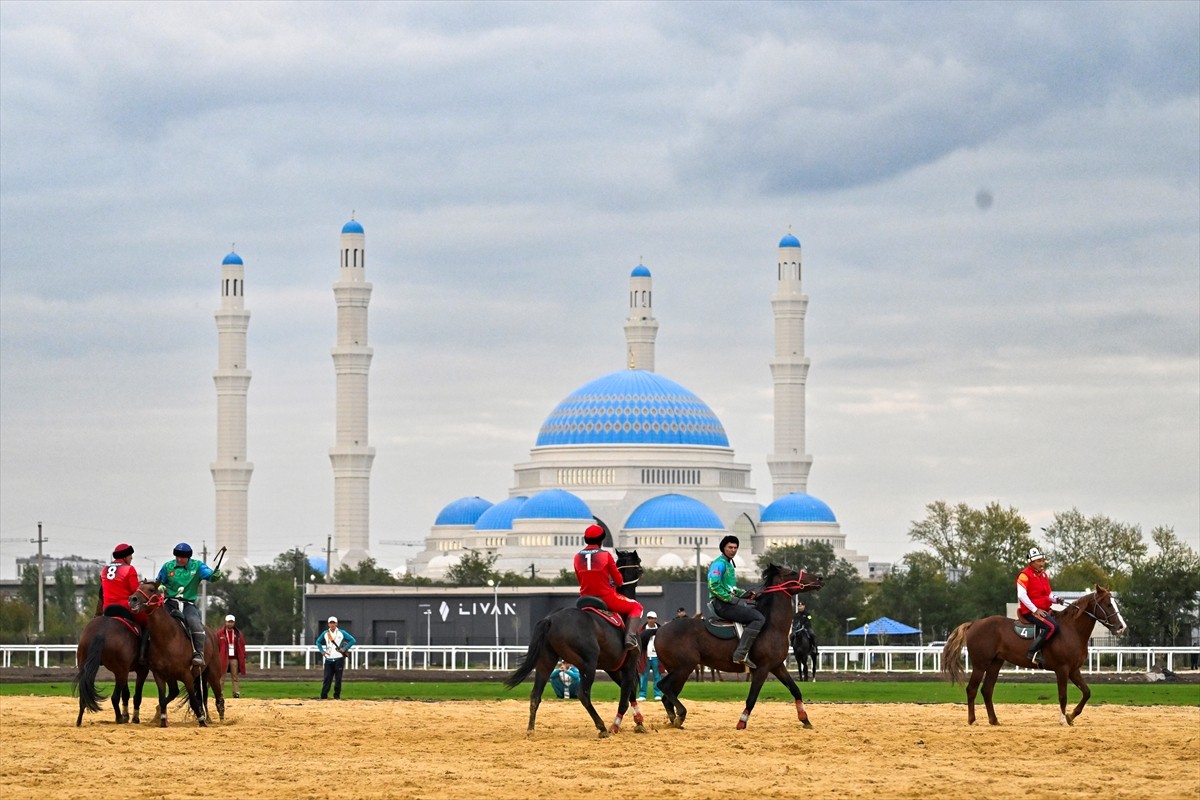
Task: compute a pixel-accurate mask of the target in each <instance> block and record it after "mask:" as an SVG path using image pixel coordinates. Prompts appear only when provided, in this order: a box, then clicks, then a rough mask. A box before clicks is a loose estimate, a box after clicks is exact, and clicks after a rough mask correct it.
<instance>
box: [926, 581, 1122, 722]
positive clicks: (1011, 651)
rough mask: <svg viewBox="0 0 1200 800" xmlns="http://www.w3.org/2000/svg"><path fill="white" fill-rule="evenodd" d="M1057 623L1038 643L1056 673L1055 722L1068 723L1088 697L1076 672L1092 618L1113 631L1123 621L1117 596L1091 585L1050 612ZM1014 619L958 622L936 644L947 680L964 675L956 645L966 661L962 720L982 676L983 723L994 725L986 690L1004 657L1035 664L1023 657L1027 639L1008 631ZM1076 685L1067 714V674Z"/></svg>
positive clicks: (971, 710) (970, 712) (971, 715)
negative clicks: (1072, 705)
mask: <svg viewBox="0 0 1200 800" xmlns="http://www.w3.org/2000/svg"><path fill="white" fill-rule="evenodd" d="M1054 619H1055V621H1056V622H1057V623H1058V633H1057V634H1055V635H1054V636H1053V637H1051V639H1050V640H1049V641H1048V642H1046V645H1045V646H1044V647H1043V648H1042V655H1043V658H1044V659H1045V668H1046V669H1049V670H1053V671H1054V674H1055V676H1056V677H1057V678H1058V710H1059V724H1061V725H1074V724H1075V718H1076V717H1078V716H1079V715H1080V714H1082V713H1083V707H1084V705H1086V704H1087V701H1088V698H1089V697H1091V696H1092V692H1091V689H1089V688H1088V685H1087V683H1085V682H1084V680H1083V673H1082V672H1081V671H1080V670H1081V668H1082V667H1083V664H1084V662H1085V661H1087V652H1088V639H1090V638H1091V635H1092V630H1093V629H1094V628H1095V626H1096V623H1097V622H1100V623H1102V624H1103V625H1104V627H1106V628H1108V629H1109V630H1110V631H1112V633H1113V635H1114V636H1120V635H1121V634H1122V633H1124V632H1125V620H1124V619H1122V618H1121V612H1120V610H1119V609H1118V608H1117V600H1116V598H1115V597H1113V596H1112V592H1110V591H1109V590H1108V589H1107V588H1105V587H1103V586H1100V585H1099V584H1097V585H1096V586H1095V587H1094V590H1093V591H1091V592H1089V593H1088V594H1085V595H1084V596H1083V597H1081V598H1079V599H1078V600H1076V601H1075V602H1073V603H1071V604H1070V605H1068V606H1067V607H1066V608H1065V609H1064V610H1063V611H1061V612H1059V613H1057V614H1055V615H1054ZM1015 624H1016V621H1015V620H1012V619H1009V618H1008V617H1004V616H999V615H997V616H991V617H984V618H983V619H977V620H974V621H972V622H964V623H963V624H962V625H959V626H958V627H957V628H955V629H954V633H952V634H950V638H949V639H947V640H946V646H945V647H943V648H942V672H943V673H945V674H946V675H947V676H949V678H950V680H951V681H952V682H953V683H958V682H959V681H960V680H962V678H963V677H964V676H965V675H966V670H965V669H964V668H963V665H962V661H961V656H962V649H963V648H964V647H965V648H966V649H967V657H968V659H970V662H971V679H970V681H968V683H967V724H968V725H974V724H975V691H976V690H977V689H978V688H979V683H980V681H981V680H982V681H983V702H984V704H985V705H986V706H987V715H988V722H989V723H991V724H992V725H999V724H1000V722H999V720H997V719H996V709H995V707H994V706H993V705H992V689H993V688H995V686H996V678H997V677H999V675H1000V668H1001V667H1002V666H1004V662H1005V661H1007V662H1009V663H1010V664H1014V665H1016V666H1018V667H1026V668H1029V669H1037V668H1038V665H1036V664H1034V663H1033V662H1032V661H1030V660H1029V659H1028V658H1027V657H1026V655H1025V654H1026V652H1027V651H1028V648H1029V642H1028V641H1027V640H1026V639H1022V638H1021V637H1020V636H1018V635H1017V633H1016V631H1015V630H1013V626H1014V625H1015ZM1068 678H1069V679H1070V680H1071V682H1072V683H1074V684H1075V685H1076V686H1078V687H1079V691H1080V692H1081V693H1082V695H1083V696H1082V697H1080V698H1079V705H1077V706H1075V710H1074V711H1072V712H1071V713H1069V714H1068V713H1067V679H1068Z"/></svg>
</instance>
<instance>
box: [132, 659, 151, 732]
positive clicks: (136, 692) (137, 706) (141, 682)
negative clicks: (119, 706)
mask: <svg viewBox="0 0 1200 800" xmlns="http://www.w3.org/2000/svg"><path fill="white" fill-rule="evenodd" d="M149 672H150V669H149V667H142V666H139V667H138V668H137V683H136V684H135V685H134V689H133V719H132V720H131V721H132V722H133V724H135V725H139V724H141V721H142V719H141V712H142V687H143V686H145V684H146V675H147V674H148V673H149Z"/></svg>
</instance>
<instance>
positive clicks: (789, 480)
mask: <svg viewBox="0 0 1200 800" xmlns="http://www.w3.org/2000/svg"><path fill="white" fill-rule="evenodd" d="M777 269H778V272H777V275H776V286H775V294H774V295H773V296H772V297H771V310H772V312H773V314H774V316H775V357H774V358H773V359H771V376H772V378H773V379H774V382H775V452H774V453H772V454H771V455H769V456H767V467H768V468H769V469H770V471H771V483H772V485H773V490H774V493H775V498H780V497H783V496H784V495H785V494H788V493H790V492H807V491H808V471H809V469H810V468H811V467H812V456H810V455H808V454H807V453H805V452H804V414H805V409H804V394H805V387H806V383H807V381H808V365H809V361H808V359H807V358H805V357H804V315H805V313H806V312H807V310H808V295H806V294H804V291H803V287H802V285H801V283H800V277H801V268H800V240H799V239H797V238H796V237H795V236H793V235H792V233H791V231H790V230H789V231H788V234H787V235H786V236H784V237H783V238H782V239H780V240H779V258H778V265H777Z"/></svg>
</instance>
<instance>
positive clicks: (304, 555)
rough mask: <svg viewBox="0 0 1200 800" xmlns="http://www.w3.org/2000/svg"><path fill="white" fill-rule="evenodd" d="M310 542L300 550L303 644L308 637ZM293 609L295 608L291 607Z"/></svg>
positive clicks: (301, 633) (301, 629) (301, 635)
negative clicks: (307, 575) (307, 574)
mask: <svg viewBox="0 0 1200 800" xmlns="http://www.w3.org/2000/svg"><path fill="white" fill-rule="evenodd" d="M312 546H313V544H312V542H309V543H308V544H306V545H304V547H301V548H300V642H299V644H304V640H305V638H307V636H308V578H307V577H306V573H307V572H308V548H310V547H312ZM292 608H293V609H295V606H292Z"/></svg>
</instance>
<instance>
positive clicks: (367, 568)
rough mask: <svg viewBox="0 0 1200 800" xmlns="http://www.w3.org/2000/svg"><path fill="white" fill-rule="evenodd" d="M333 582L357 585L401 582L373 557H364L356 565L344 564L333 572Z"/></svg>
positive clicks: (380, 584)
mask: <svg viewBox="0 0 1200 800" xmlns="http://www.w3.org/2000/svg"><path fill="white" fill-rule="evenodd" d="M331 582H332V583H349V584H354V585H356V586H395V585H397V584H399V583H400V581H399V580H397V579H396V576H394V575H392V573H390V572H388V571H387V570H386V569H383V568H382V567H380V566H378V565H377V564H376V563H375V559H373V558H364V559H363V560H362V561H360V562H358V565H357V566H354V567H351V566H350V565H349V564H342V565H341V566H339V567H338V568H337V570H336V571H335V572H334V573H333V577H332V578H331Z"/></svg>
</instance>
